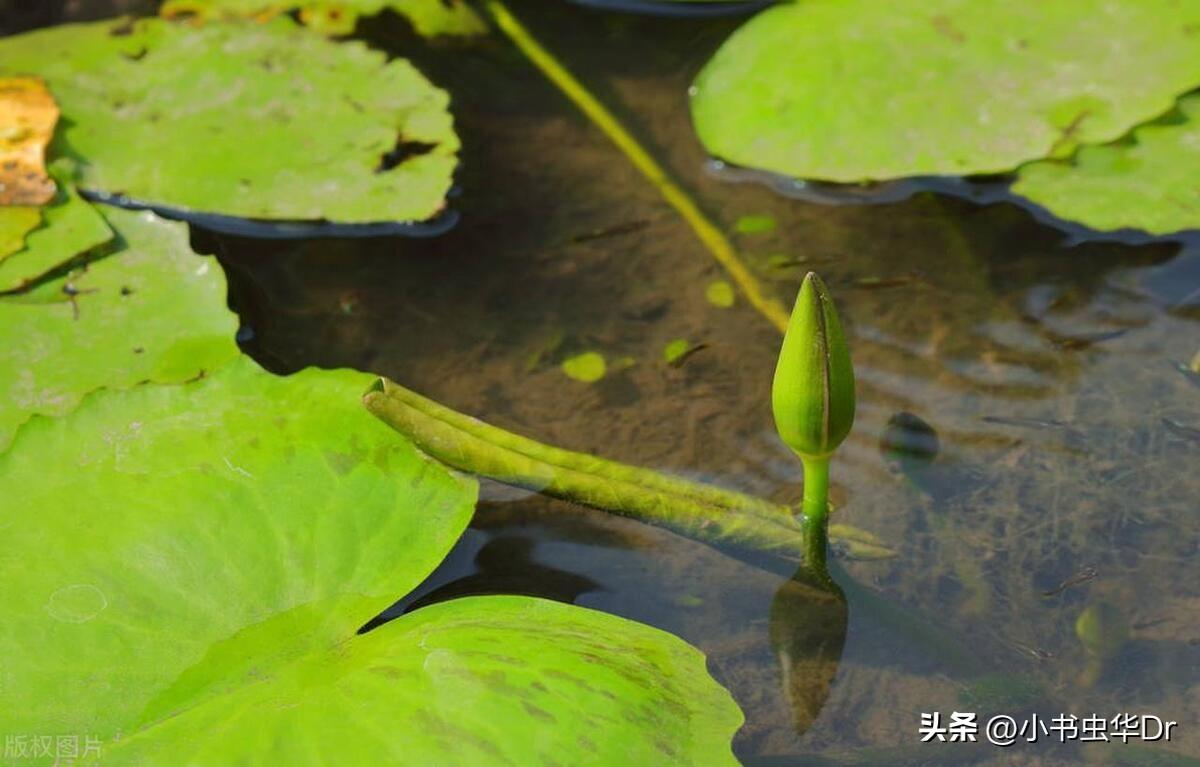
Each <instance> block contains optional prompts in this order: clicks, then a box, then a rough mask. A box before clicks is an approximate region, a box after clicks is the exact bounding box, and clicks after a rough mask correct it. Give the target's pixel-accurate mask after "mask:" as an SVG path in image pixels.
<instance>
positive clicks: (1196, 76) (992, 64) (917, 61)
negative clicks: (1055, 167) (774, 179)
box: [692, 0, 1200, 182]
mask: <svg viewBox="0 0 1200 767" xmlns="http://www.w3.org/2000/svg"><path fill="white" fill-rule="evenodd" d="M1197 25H1200V2H1196V0H1183V2H1178V1H1177V0H1144V1H1143V2H1136V3H1113V2H1108V1H1107V0H1063V1H1062V2H1053V3H1013V2H1008V0H927V2H922V3H895V2H892V1H891V0H804V2H797V3H786V4H783V5H779V6H776V7H774V8H771V9H769V10H767V11H764V12H763V13H761V14H759V15H758V16H756V17H754V18H753V19H751V20H750V21H749V22H747V23H746V24H745V25H744V26H743V27H742V28H741V29H739V30H738V31H737V32H735V33H734V34H733V35H732V36H731V37H730V38H729V39H728V40H727V41H726V42H725V44H724V45H723V46H722V47H721V48H720V50H718V51H717V53H716V55H715V56H714V57H713V58H712V60H711V61H709V62H708V64H707V65H706V66H705V67H704V69H703V70H702V71H701V73H700V75H699V76H698V77H697V79H696V82H695V86H694V88H693V98H692V115H693V119H694V122H695V126H696V130H697V132H698V133H699V135H700V139H701V141H702V142H703V143H704V145H705V147H706V148H707V149H708V151H709V152H711V153H713V154H714V155H716V156H718V157H720V158H722V159H724V160H727V161H730V162H733V163H736V164H740V165H744V166H750V167H755V168H762V169H765V170H770V171H774V172H777V173H782V174H787V175H790V176H799V177H803V178H808V179H824V180H829V181H841V182H859V181H866V180H874V179H891V178H901V177H905V176H921V175H967V174H977V173H996V172H1003V171H1008V170H1012V169H1013V168H1015V167H1017V166H1018V165H1020V164H1021V163H1023V162H1026V161H1029V160H1036V159H1041V158H1045V157H1052V156H1053V157H1060V156H1066V155H1068V154H1070V152H1071V151H1072V150H1073V149H1074V148H1075V147H1076V146H1078V145H1080V144H1088V143H1104V142H1108V141H1111V140H1113V139H1116V138H1117V137H1119V136H1121V135H1123V134H1124V133H1126V132H1127V131H1128V130H1129V129H1130V128H1132V127H1133V126H1135V125H1138V124H1139V123H1142V122H1145V121H1146V120H1149V119H1151V118H1154V117H1156V116H1158V115H1160V114H1162V113H1164V112H1166V111H1167V110H1168V109H1169V108H1170V107H1171V104H1172V103H1173V102H1174V100H1175V98H1176V97H1177V96H1179V95H1180V94H1182V93H1184V92H1186V91H1188V90H1190V89H1192V88H1194V87H1196V86H1197V85H1200V35H1197V34H1196V33H1195V30H1196V28H1197Z"/></svg>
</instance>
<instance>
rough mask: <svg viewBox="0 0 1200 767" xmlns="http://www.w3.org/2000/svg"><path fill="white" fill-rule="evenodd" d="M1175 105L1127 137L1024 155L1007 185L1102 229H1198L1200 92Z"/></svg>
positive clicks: (1159, 231) (1065, 215)
mask: <svg viewBox="0 0 1200 767" xmlns="http://www.w3.org/2000/svg"><path fill="white" fill-rule="evenodd" d="M1179 112H1180V118H1181V119H1179V120H1170V121H1164V123H1162V124H1154V125H1147V126H1144V127H1142V128H1138V129H1137V130H1136V131H1135V132H1134V134H1133V137H1132V140H1129V141H1122V142H1118V143H1115V144H1111V145H1107V146H1094V147H1083V148H1082V149H1080V150H1079V153H1078V154H1077V155H1076V156H1075V157H1073V158H1071V160H1069V161H1050V160H1046V161H1043V162H1035V163H1030V164H1029V165H1026V166H1024V167H1022V168H1021V170H1020V172H1019V173H1018V176H1017V181H1016V183H1015V184H1014V185H1013V191H1014V192H1016V193H1017V194H1020V195H1023V196H1025V197H1028V198H1029V199H1030V200H1032V201H1034V202H1036V203H1038V204H1039V205H1041V206H1043V207H1045V208H1047V209H1048V210H1049V211H1050V212H1051V213H1053V214H1055V215H1056V216H1059V217H1060V218H1064V219H1067V220H1069V221H1077V222H1079V223H1081V224H1084V225H1086V226H1089V227H1091V228H1092V229H1098V230H1101V231H1110V230H1115V229H1125V228H1130V229H1141V230H1143V231H1146V232H1150V233H1151V234H1169V233H1171V232H1178V231H1183V230H1189V229H1200V191H1198V190H1197V187H1196V179H1197V178H1200V96H1188V97H1185V98H1183V99H1181V100H1180V101H1179Z"/></svg>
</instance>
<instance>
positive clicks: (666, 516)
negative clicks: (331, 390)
mask: <svg viewBox="0 0 1200 767" xmlns="http://www.w3.org/2000/svg"><path fill="white" fill-rule="evenodd" d="M363 401H364V403H365V404H366V406H367V409H368V410H370V411H371V412H372V413H374V414H375V415H376V416H378V417H379V418H380V419H382V420H383V421H384V422H386V423H388V424H389V425H391V426H392V428H394V429H396V430H397V431H399V432H400V433H401V434H403V435H404V436H406V437H407V438H408V439H409V440H411V441H412V442H413V443H414V444H415V445H416V446H417V447H418V448H420V450H421V451H422V452H424V453H426V454H427V455H429V456H431V457H433V458H435V459H437V460H438V461H441V462H442V463H444V464H446V465H448V466H450V467H452V468H455V469H458V470H460V471H464V472H468V473H471V474H475V475H478V476H483V477H488V478H490V479H494V480H497V481H499V482H503V483H505V484H508V485H515V486H517V487H523V488H527V489H530V490H534V491H536V492H540V493H544V494H546V495H550V496H553V497H555V498H562V499H564V500H568V501H572V502H575V503H580V504H583V505H585V506H591V507H594V508H599V509H603V510H606V511H611V512H615V513H617V514H621V515H623V516H627V517H633V518H635V519H639V520H641V521H644V522H648V523H650V524H653V525H657V526H659V527H665V528H667V529H669V530H672V531H674V532H676V533H679V534H681V535H684V536H687V537H689V538H693V539H695V540H699V541H702V542H705V543H709V544H712V545H718V546H729V547H733V548H738V549H752V550H755V551H762V552H767V553H770V554H774V555H777V556H781V557H783V558H786V559H790V560H798V559H800V558H802V557H803V555H804V550H805V549H804V541H805V536H804V525H803V522H802V521H801V520H798V519H796V518H795V517H794V516H793V515H792V512H791V510H790V509H789V508H788V507H786V506H783V505H780V504H776V503H772V502H771V501H767V500H764V499H762V498H757V497H755V496H752V495H746V494H744V493H739V492H736V491H733V490H726V489H723V488H719V487H714V486H712V485H706V484H703V483H699V482H691V481H688V480H685V479H680V478H678V477H671V476H668V475H665V474H661V473H659V472H656V471H651V470H649V469H643V468H638V467H635V466H629V465H626V464H622V463H617V462H616V461H609V460H606V459H603V458H597V457H595V456H591V455H585V454H583V453H574V452H571V451H569V450H563V449H561V448H556V447H551V446H549V445H543V444H541V443H539V442H535V441H534V440H531V439H527V438H525V437H521V436H519V435H516V434H513V433H511V432H507V431H504V430H503V429H499V428H497V427H495V426H491V425H489V424H486V423H484V422H482V421H480V420H478V419H475V418H472V417H470V416H467V415H463V414H462V413H459V412H456V411H454V410H451V409H450V408H447V407H445V406H444V405H440V404H438V403H437V402H434V401H432V400H429V399H426V398H425V397H422V396H421V395H419V394H417V393H415V392H412V391H409V390H408V389H405V388H404V387H402V386H400V385H399V384H396V383H394V382H392V381H389V380H387V379H381V380H380V381H379V382H378V383H377V384H376V385H375V386H373V387H372V388H371V390H370V391H368V392H367V393H366V395H365V396H364V398H363ZM821 527H822V529H823V528H824V524H823V523H822V525H821Z"/></svg>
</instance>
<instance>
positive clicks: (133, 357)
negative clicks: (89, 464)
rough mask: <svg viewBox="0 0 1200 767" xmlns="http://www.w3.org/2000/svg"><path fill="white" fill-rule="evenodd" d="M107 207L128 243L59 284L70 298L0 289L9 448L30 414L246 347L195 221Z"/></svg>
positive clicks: (175, 378)
mask: <svg viewBox="0 0 1200 767" xmlns="http://www.w3.org/2000/svg"><path fill="white" fill-rule="evenodd" d="M84 204H86V203H84ZM89 210H90V207H89ZM108 216H109V217H110V220H111V221H112V222H113V225H114V226H115V227H116V228H117V230H118V231H119V232H120V235H121V239H122V241H123V242H124V249H123V250H122V251H121V252H119V253H117V254H115V255H112V256H109V257H108V258H105V259H102V260H100V261H98V262H96V263H93V264H91V265H90V266H89V267H88V269H87V271H86V272H84V273H83V274H82V275H81V276H79V277H77V278H72V279H71V280H70V281H69V282H65V283H61V284H60V285H58V286H57V288H56V289H57V290H58V291H59V293H60V295H61V298H62V299H63V300H61V301H58V302H46V301H42V302H40V303H17V302H15V301H13V300H12V299H6V298H0V452H3V450H4V449H5V448H6V447H7V446H8V443H9V440H10V439H11V437H12V434H13V432H14V430H15V429H16V427H17V426H18V425H20V424H21V423H22V422H23V421H25V420H26V419H27V418H29V416H31V415H34V414H44V415H62V414H63V413H66V412H68V411H70V410H71V409H72V408H74V407H75V406H76V404H78V402H79V400H80V399H81V398H82V397H83V396H84V395H85V394H87V393H88V392H90V391H93V390H95V389H98V388H101V387H113V388H122V387H127V386H132V385H134V384H137V383H140V382H142V381H155V382H164V383H165V382H180V381H186V380H189V379H191V378H195V377H196V376H198V375H202V374H204V373H206V372H212V371H213V370H215V369H217V368H218V367H220V366H221V365H223V364H225V363H227V362H229V361H230V360H232V359H233V358H234V357H236V356H237V354H238V350H237V346H236V344H235V343H234V341H233V337H234V334H235V332H236V330H237V318H236V317H235V316H234V315H233V313H232V312H230V311H229V310H228V309H227V308H226V307H225V277H224V274H223V273H222V272H221V269H220V267H218V266H217V264H216V261H215V259H213V258H211V257H201V256H197V255H196V254H194V253H193V252H192V251H191V249H190V248H189V247H188V234H187V227H186V226H185V225H184V224H179V223H174V222H169V221H164V220H162V219H160V218H158V217H156V216H155V215H154V214H152V213H148V212H143V213H135V212H132V211H124V210H115V209H110V210H109V211H108ZM106 231H107V230H106ZM38 234H39V235H41V234H42V232H41V231H39V232H38ZM46 234H47V236H48V235H49V234H50V231H49V230H47V231H46ZM30 240H31V243H32V241H33V238H32V237H31V238H30ZM23 255H24V254H18V255H16V256H13V257H12V258H11V259H10V260H12V261H17V260H19V259H20V258H22V257H23ZM64 289H67V290H69V291H70V293H71V294H72V295H67V294H63V293H62V290H64Z"/></svg>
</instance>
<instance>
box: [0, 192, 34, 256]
mask: <svg viewBox="0 0 1200 767" xmlns="http://www.w3.org/2000/svg"><path fill="white" fill-rule="evenodd" d="M41 224H42V210H41V208H38V207H36V206H33V205H7V206H4V207H0V260H3V259H4V258H5V257H7V256H11V255H12V254H13V253H16V252H17V251H18V250H21V249H22V248H24V247H25V236H26V235H28V234H29V233H30V232H32V231H33V230H34V229H37V228H38V227H39V226H41Z"/></svg>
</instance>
